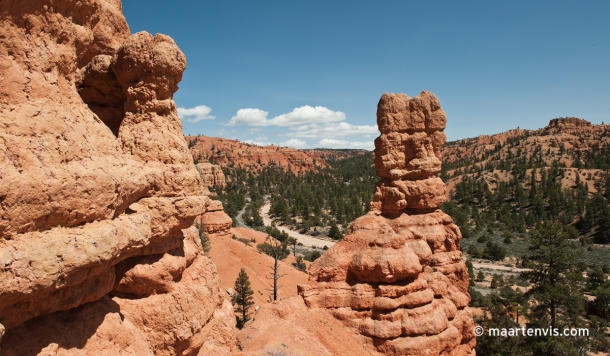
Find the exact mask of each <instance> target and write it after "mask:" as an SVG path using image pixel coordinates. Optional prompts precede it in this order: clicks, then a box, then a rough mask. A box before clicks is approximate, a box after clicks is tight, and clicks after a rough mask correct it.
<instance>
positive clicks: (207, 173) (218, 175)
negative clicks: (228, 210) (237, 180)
mask: <svg viewBox="0 0 610 356" xmlns="http://www.w3.org/2000/svg"><path fill="white" fill-rule="evenodd" d="M197 171H198V172H199V175H200V176H201V183H202V184H203V185H204V186H205V187H208V188H209V187H221V188H224V187H225V186H226V185H227V183H226V181H225V175H224V173H222V168H221V167H220V166H219V165H217V164H211V163H208V162H205V163H197Z"/></svg>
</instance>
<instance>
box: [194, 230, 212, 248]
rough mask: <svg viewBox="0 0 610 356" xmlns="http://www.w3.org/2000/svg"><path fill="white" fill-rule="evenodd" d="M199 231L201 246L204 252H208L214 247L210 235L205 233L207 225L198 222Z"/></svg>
mask: <svg viewBox="0 0 610 356" xmlns="http://www.w3.org/2000/svg"><path fill="white" fill-rule="evenodd" d="M195 227H197V231H198V232H199V240H200V241H201V247H202V250H203V253H204V254H206V255H207V254H208V252H210V250H211V249H212V243H211V242H210V237H209V236H208V234H206V233H205V226H203V224H199V223H198V224H196V225H195Z"/></svg>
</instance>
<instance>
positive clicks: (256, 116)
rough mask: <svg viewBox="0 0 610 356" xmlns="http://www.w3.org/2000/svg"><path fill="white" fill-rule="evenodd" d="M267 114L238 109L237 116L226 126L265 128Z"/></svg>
mask: <svg viewBox="0 0 610 356" xmlns="http://www.w3.org/2000/svg"><path fill="white" fill-rule="evenodd" d="M267 115H269V113H268V112H266V111H264V110H260V109H252V108H247V109H239V110H237V114H236V115H235V116H233V117H232V118H231V120H229V122H228V123H227V126H237V125H250V126H267V125H265V123H266V122H267V121H268V120H267Z"/></svg>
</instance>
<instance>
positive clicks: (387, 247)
mask: <svg viewBox="0 0 610 356" xmlns="http://www.w3.org/2000/svg"><path fill="white" fill-rule="evenodd" d="M445 123H446V119H445V114H444V112H443V111H442V109H441V107H440V103H439V101H438V99H437V98H436V97H435V96H434V95H433V94H432V93H429V92H426V91H424V92H422V93H421V94H420V95H418V96H416V97H415V98H409V97H408V96H406V95H405V94H388V93H386V94H384V95H383V96H382V97H381V100H380V101H379V106H378V109H377V124H378V127H379V130H380V131H381V135H380V136H379V137H378V138H377V139H376V140H375V166H376V169H377V175H378V176H379V177H380V178H381V181H380V182H379V183H378V184H377V186H376V190H375V196H374V201H373V203H372V204H371V211H370V212H369V213H368V214H366V215H365V216H362V217H360V218H358V219H356V220H355V221H354V222H353V223H352V224H351V225H350V227H349V229H348V233H347V234H346V236H345V238H344V239H343V240H342V241H341V242H339V243H337V244H336V245H334V246H333V247H331V248H330V249H329V250H328V251H327V252H326V253H325V254H324V255H323V256H322V257H321V258H320V259H319V260H317V261H316V262H315V263H314V264H313V265H312V267H311V269H310V272H309V273H310V278H309V283H308V284H306V285H300V286H299V293H300V295H301V296H302V297H303V298H304V299H305V302H306V304H307V306H308V307H309V308H326V309H328V310H329V311H330V312H331V313H332V314H333V315H334V317H335V318H337V319H339V320H341V321H342V322H343V323H344V324H345V325H346V326H348V327H350V328H351V329H352V330H353V332H354V333H356V334H357V335H359V337H360V339H361V342H362V343H363V345H366V346H367V347H368V348H369V350H371V352H373V351H374V352H379V353H381V354H385V355H474V354H475V352H474V349H473V348H474V345H475V342H476V341H475V336H474V323H473V317H472V313H471V312H470V310H469V309H468V303H469V301H470V296H469V295H468V273H467V271H466V266H465V264H464V262H463V261H462V259H461V257H462V254H461V252H460V239H461V233H460V230H459V228H458V227H457V226H456V225H455V224H454V223H453V221H452V219H451V217H449V216H448V215H446V214H444V213H443V212H442V211H440V210H438V207H440V205H441V204H442V203H443V202H444V200H445V186H444V184H443V182H442V181H441V180H440V179H439V178H437V177H435V175H436V174H437V173H439V172H440V168H441V161H440V159H441V156H440V150H441V147H442V145H443V143H444V142H445V135H444V133H443V130H444V128H445Z"/></svg>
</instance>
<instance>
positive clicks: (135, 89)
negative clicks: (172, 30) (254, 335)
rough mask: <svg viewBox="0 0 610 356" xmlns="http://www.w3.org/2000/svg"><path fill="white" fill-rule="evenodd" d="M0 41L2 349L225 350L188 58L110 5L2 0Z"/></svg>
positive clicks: (229, 334) (227, 331) (111, 0)
mask: <svg viewBox="0 0 610 356" xmlns="http://www.w3.org/2000/svg"><path fill="white" fill-rule="evenodd" d="M0 31H1V33H2V36H1V37H0V54H1V55H0V77H2V78H4V79H3V85H2V86H0V137H1V138H2V140H0V201H2V204H1V207H0V265H1V266H2V267H3V268H0V324H2V325H3V327H2V330H3V332H4V327H6V331H5V335H4V337H3V339H2V345H1V346H2V349H3V351H2V352H3V354H7V355H22V354H30V353H43V354H62V355H70V354H108V355H115V354H120V353H122V352H128V353H131V354H136V355H152V354H183V355H197V354H217V355H228V354H230V352H231V351H232V349H233V337H234V334H233V331H232V330H233V325H234V323H235V320H234V318H233V315H232V314H233V313H232V307H231V305H230V304H228V303H226V301H225V300H224V296H223V293H222V292H221V291H220V290H219V287H218V286H219V280H218V274H217V273H216V270H215V267H214V265H213V263H212V262H211V261H210V260H209V259H208V258H207V257H205V256H203V254H202V253H201V245H200V242H199V238H198V234H197V231H196V230H195V229H194V228H192V227H191V226H192V224H193V222H194V220H195V219H196V218H197V217H199V216H201V215H203V214H204V213H205V212H206V211H207V210H208V208H209V210H213V209H216V211H215V213H219V212H220V213H221V212H222V211H221V209H222V206H221V205H220V206H218V205H215V204H213V203H210V199H209V198H208V197H207V196H206V194H205V193H206V191H205V189H204V187H203V186H202V184H201V178H200V176H199V173H198V172H197V170H196V169H195V167H194V165H193V161H192V157H191V155H190V153H189V151H188V148H187V144H186V142H185V140H184V136H183V133H182V126H181V123H180V120H179V118H178V115H177V112H176V105H175V103H174V101H173V100H172V96H173V94H174V92H175V91H176V90H177V84H178V82H179V81H180V79H181V77H182V72H183V71H184V69H185V66H186V60H185V57H184V55H183V54H182V52H181V51H180V50H179V49H178V47H177V46H176V44H175V43H174V41H173V40H172V39H171V38H169V37H167V36H164V35H155V36H152V35H150V34H148V33H146V32H141V33H137V34H133V35H130V34H129V29H128V27H127V23H126V22H125V19H124V17H123V15H122V14H121V4H120V1H118V0H84V1H77V2H74V1H67V0H58V1H50V0H43V1H37V2H23V1H17V0H7V1H2V2H0ZM211 350H214V351H211Z"/></svg>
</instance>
